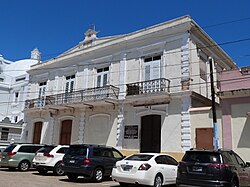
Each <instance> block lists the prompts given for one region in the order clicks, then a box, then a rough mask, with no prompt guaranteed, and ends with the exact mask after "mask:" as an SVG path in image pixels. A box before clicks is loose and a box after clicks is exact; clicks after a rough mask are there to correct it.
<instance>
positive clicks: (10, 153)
mask: <svg viewBox="0 0 250 187" xmlns="http://www.w3.org/2000/svg"><path fill="white" fill-rule="evenodd" d="M15 154H16V152H8V153H7V155H8V156H14V155H15Z"/></svg>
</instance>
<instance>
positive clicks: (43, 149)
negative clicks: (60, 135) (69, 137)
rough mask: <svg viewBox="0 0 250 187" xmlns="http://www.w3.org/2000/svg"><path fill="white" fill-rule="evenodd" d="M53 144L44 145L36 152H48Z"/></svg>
mask: <svg viewBox="0 0 250 187" xmlns="http://www.w3.org/2000/svg"><path fill="white" fill-rule="evenodd" d="M54 148H55V146H45V147H42V148H41V149H39V150H38V151H37V153H49V152H50V151H51V150H52V149H54Z"/></svg>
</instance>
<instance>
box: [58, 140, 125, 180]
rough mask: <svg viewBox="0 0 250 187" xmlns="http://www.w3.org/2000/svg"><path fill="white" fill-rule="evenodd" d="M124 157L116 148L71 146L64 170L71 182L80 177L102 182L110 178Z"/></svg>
mask: <svg viewBox="0 0 250 187" xmlns="http://www.w3.org/2000/svg"><path fill="white" fill-rule="evenodd" d="M123 158H124V156H123V155H122V154H121V153H120V152H119V151H118V150H116V149H115V148H113V147H109V146H103V145H89V144H81V145H70V148H69V150H68V151H67V153H66V154H65V155H64V157H63V163H62V170H63V171H64V172H65V174H66V175H67V176H68V179H69V180H70V181H76V180H77V178H78V176H84V177H87V178H91V179H92V180H94V181H96V182H100V181H102V180H103V178H104V177H106V176H108V177H109V176H110V175H111V172H112V168H113V166H114V164H115V163H116V161H118V160H121V159H123Z"/></svg>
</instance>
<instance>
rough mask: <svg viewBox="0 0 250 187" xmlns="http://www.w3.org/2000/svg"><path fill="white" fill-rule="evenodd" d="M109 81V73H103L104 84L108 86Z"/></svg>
mask: <svg viewBox="0 0 250 187" xmlns="http://www.w3.org/2000/svg"><path fill="white" fill-rule="evenodd" d="M107 82H108V74H104V75H103V86H106V85H107Z"/></svg>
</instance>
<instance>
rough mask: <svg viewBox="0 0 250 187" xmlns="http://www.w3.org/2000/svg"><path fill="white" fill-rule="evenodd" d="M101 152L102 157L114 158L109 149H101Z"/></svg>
mask: <svg viewBox="0 0 250 187" xmlns="http://www.w3.org/2000/svg"><path fill="white" fill-rule="evenodd" d="M101 154H102V156H103V157H109V158H114V156H113V153H112V151H111V149H102V151H101Z"/></svg>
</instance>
